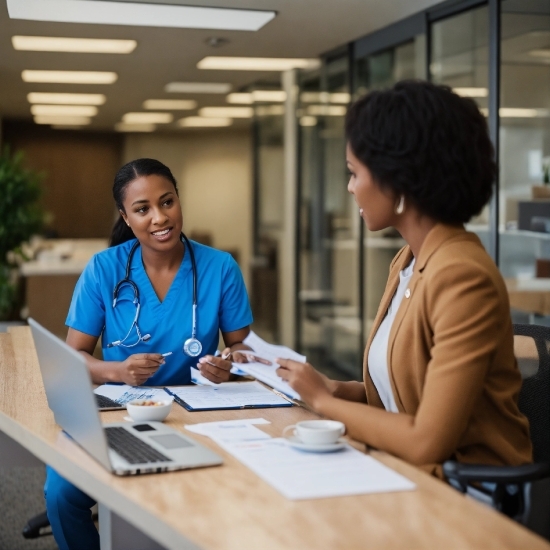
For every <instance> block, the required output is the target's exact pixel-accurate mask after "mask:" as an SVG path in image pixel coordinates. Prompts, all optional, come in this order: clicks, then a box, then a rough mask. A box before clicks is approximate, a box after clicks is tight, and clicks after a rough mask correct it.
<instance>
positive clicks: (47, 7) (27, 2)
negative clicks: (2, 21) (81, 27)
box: [8, 0, 276, 31]
mask: <svg viewBox="0 0 550 550" xmlns="http://www.w3.org/2000/svg"><path fill="white" fill-rule="evenodd" d="M8 14H9V16H10V17H11V18H12V19H27V20H30V21H57V22H60V23H87V24H90V23H96V24H100V25H137V26H145V27H176V28H182V29H223V30H232V31H257V30H259V29H261V28H262V27H263V26H264V25H265V24H266V23H268V22H269V21H271V20H272V19H273V18H274V17H275V15H276V14H275V12H274V11H265V10H249V9H232V8H207V7H197V6H177V5H167V4H146V3H136V2H112V1H100V0H50V1H49V2H45V1H44V0H8Z"/></svg>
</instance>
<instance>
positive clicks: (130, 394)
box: [94, 384, 167, 405]
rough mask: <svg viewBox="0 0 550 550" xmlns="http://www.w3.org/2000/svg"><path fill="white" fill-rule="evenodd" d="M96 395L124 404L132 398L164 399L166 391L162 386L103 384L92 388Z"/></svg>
mask: <svg viewBox="0 0 550 550" xmlns="http://www.w3.org/2000/svg"><path fill="white" fill-rule="evenodd" d="M94 393H96V394H98V395H104V396H105V397H109V398H110V399H112V400H113V401H116V402H117V403H120V404H121V405H126V403H128V402H129V401H133V400H134V399H159V400H166V397H167V395H166V392H165V391H164V390H163V389H162V388H148V387H144V386H128V385H127V384H122V385H120V386H119V385H114V384H104V385H103V386H99V387H98V388H96V389H95V390H94Z"/></svg>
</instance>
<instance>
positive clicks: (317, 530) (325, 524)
mask: <svg viewBox="0 0 550 550" xmlns="http://www.w3.org/2000/svg"><path fill="white" fill-rule="evenodd" d="M0 364H1V366H2V367H1V369H0V430H1V431H3V432H5V433H6V434H7V435H8V436H9V437H11V438H13V439H14V440H16V441H17V442H18V443H20V444H21V445H23V446H24V447H25V448H27V449H28V450H30V451H31V452H32V453H33V454H34V455H36V456H37V457H38V458H40V460H42V461H44V462H46V463H48V464H50V465H51V466H53V467H54V468H55V469H57V470H58V471H59V472H60V473H62V474H63V475H64V476H65V477H66V478H68V479H69V480H70V481H71V482H72V483H74V484H75V485H77V486H78V487H80V488H81V489H82V490H84V491H85V492H87V493H88V494H90V495H91V496H92V497H94V498H95V499H97V500H98V501H99V502H100V503H103V504H105V505H107V506H108V507H109V508H110V509H112V510H114V511H116V513H117V514H119V515H120V516H121V517H122V518H124V519H125V520H127V521H128V522H130V523H131V524H133V525H135V526H136V527H138V528H139V529H141V531H143V532H144V533H146V534H147V535H149V536H150V537H151V538H153V539H154V540H156V541H158V542H159V543H160V544H162V545H164V546H165V547H166V548H169V549H174V550H175V549H177V550H181V549H183V548H196V547H200V548H207V549H239V550H243V549H255V550H256V549H261V550H269V549H285V550H288V549H294V548H299V549H325V548H331V549H333V548H334V549H346V550H347V549H353V548H367V547H368V548H384V549H393V548H396V549H397V548H398V549H402V548H430V549H432V548H445V549H451V548H457V549H458V548H460V549H468V548H472V549H474V548H475V549H481V548H483V549H489V548H494V549H499V550H502V549H512V548H518V549H519V548H522V549H526V548H529V549H530V550H537V549H546V550H549V549H550V544H548V543H546V542H545V541H544V540H542V539H541V538H539V537H537V536H536V535H534V534H532V533H530V532H529V531H527V530H526V529H524V528H522V527H520V526H519V525H517V524H515V523H514V522H512V521H511V520H509V519H507V518H505V517H504V516H502V515H499V514H498V513H497V512H494V511H493V510H490V509H489V508H486V507H485V506H483V505H481V504H479V503H476V502H474V501H472V500H470V499H467V498H465V497H463V496H462V495H461V494H459V493H458V492H456V491H454V490H453V489H451V488H450V487H448V486H447V485H445V484H444V483H442V482H440V481H438V480H436V479H433V478H431V477H429V476H427V475H426V474H424V473H422V472H420V471H419V470H417V469H415V468H413V467H412V466H409V465H407V464H405V463H403V462H402V461H400V460H398V459H395V458H392V457H390V456H388V455H385V454H384V453H379V452H373V456H374V457H376V458H377V459H379V460H380V461H381V462H383V463H385V464H387V465H388V466H390V467H392V468H394V469H395V470H397V471H398V472H400V473H402V474H403V475H405V476H406V477H408V478H409V479H411V480H412V481H414V482H415V483H416V484H417V485H418V489H417V490H416V491H412V492H404V493H387V494H374V495H361V496H353V497H340V498H330V499H321V500H309V501H297V502H292V501H289V500H286V499H285V498H283V497H282V496H281V495H280V494H279V493H277V492H276V491H275V489H273V488H272V487H270V486H269V485H267V484H266V483H265V482H263V481H262V480H261V479H259V478H258V477H257V476H256V475H255V474H253V473H252V472H251V471H250V470H249V469H247V468H246V467H245V466H243V465H242V464H241V463H239V462H238V461H237V460H236V459H234V458H233V457H232V456H230V455H228V454H226V453H225V452H224V451H223V450H222V449H221V448H219V447H218V446H217V445H216V444H215V443H214V442H212V441H211V440H209V439H208V438H205V437H201V436H197V435H194V434H193V437H195V438H196V439H197V440H200V441H201V443H203V444H204V445H206V446H208V447H211V448H212V449H214V450H215V452H217V453H219V454H221V455H222V456H223V457H224V460H225V463H224V465H223V466H220V467H214V468H204V469H197V470H188V471H181V472H173V473H166V474H159V475H147V476H136V477H116V476H114V475H111V474H110V473H109V472H107V471H106V470H105V469H104V468H103V467H101V466H100V465H99V464H98V463H97V462H95V461H94V460H93V459H92V458H91V457H90V456H88V455H87V454H86V453H85V452H84V451H83V450H82V449H80V448H79V447H78V446H77V445H76V444H74V443H73V442H72V441H70V440H69V439H68V438H67V437H66V436H64V435H63V434H62V433H61V431H60V428H59V427H58V426H57V425H56V424H55V422H54V420H53V414H52V413H51V411H50V410H49V408H48V406H47V403H46V397H45V394H44V389H43V386H42V379H41V376H40V373H39V368H38V364H37V359H36V353H35V350H34V344H33V341H32V336H31V334H30V330H29V329H28V327H17V328H13V329H11V330H10V333H8V334H0ZM102 415H103V417H104V420H105V421H106V422H111V421H117V420H120V419H121V417H122V416H124V413H123V412H120V411H114V412H106V413H102ZM257 416H262V417H264V418H266V419H268V420H270V421H271V424H269V425H266V426H261V428H262V429H265V430H266V431H267V432H269V433H270V434H272V435H274V436H278V435H280V434H281V432H282V429H283V427H284V426H286V425H288V424H292V423H295V422H296V421H299V420H302V419H306V418H311V417H312V416H313V415H312V414H311V413H309V412H307V411H305V410H304V409H300V408H297V407H293V408H292V409H264V410H258V409H256V410H249V411H218V412H204V413H189V412H186V411H185V410H184V409H183V408H181V407H178V406H175V407H174V409H173V410H172V412H171V414H170V416H169V417H168V420H167V422H168V424H170V425H171V426H173V427H174V428H176V429H180V430H182V431H183V424H184V423H196V422H204V421H208V420H220V419H231V418H243V417H257Z"/></svg>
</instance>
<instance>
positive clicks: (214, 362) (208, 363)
mask: <svg viewBox="0 0 550 550" xmlns="http://www.w3.org/2000/svg"><path fill="white" fill-rule="evenodd" d="M230 355H231V350H230V349H229V348H225V349H224V350H223V352H222V356H221V357H216V356H215V355H205V356H204V357H201V358H200V359H199V363H198V365H197V367H198V368H199V370H200V372H201V374H202V375H203V376H204V377H205V378H207V379H208V380H210V382H214V384H220V383H221V382H227V381H228V380H231V378H232V377H233V375H232V374H231V367H232V366H233V365H232V364H231V361H230V360H229V357H230ZM224 358H225V359H224Z"/></svg>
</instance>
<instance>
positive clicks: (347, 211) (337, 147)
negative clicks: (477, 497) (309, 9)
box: [298, 51, 362, 378]
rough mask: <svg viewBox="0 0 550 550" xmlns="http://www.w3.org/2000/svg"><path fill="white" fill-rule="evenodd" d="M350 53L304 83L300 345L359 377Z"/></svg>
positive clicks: (321, 363)
mask: <svg viewBox="0 0 550 550" xmlns="http://www.w3.org/2000/svg"><path fill="white" fill-rule="evenodd" d="M349 100H350V92H349V62H348V56H347V51H346V52H343V53H342V55H339V56H336V57H334V58H332V59H331V60H329V61H326V62H325V64H324V66H323V67H322V69H321V70H320V71H318V72H313V73H305V74H302V75H301V78H300V112H299V123H300V165H301V167H300V199H299V205H300V206H299V231H300V240H299V263H300V281H299V308H298V325H299V347H300V350H301V351H302V353H304V354H305V355H306V356H307V357H308V360H310V361H311V362H312V363H313V364H314V365H315V366H316V367H317V368H319V369H321V370H323V371H325V372H329V373H330V374H331V375H333V376H338V377H340V378H356V377H358V376H359V374H360V370H361V369H360V365H361V354H362V338H361V314H360V307H359V304H360V301H359V293H360V281H359V253H360V252H359V242H360V240H359V218H358V216H357V212H356V208H355V207H354V206H355V205H354V203H353V200H352V197H351V196H350V195H349V194H348V192H347V170H346V161H345V139H344V116H345V114H346V106H347V104H348V103H349Z"/></svg>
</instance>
